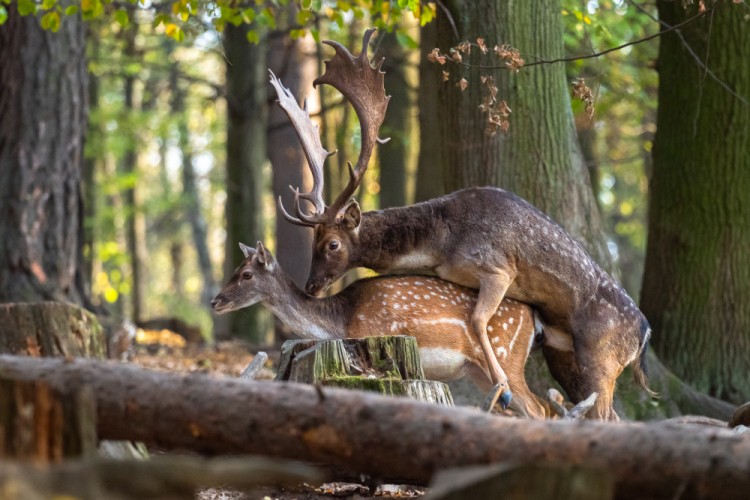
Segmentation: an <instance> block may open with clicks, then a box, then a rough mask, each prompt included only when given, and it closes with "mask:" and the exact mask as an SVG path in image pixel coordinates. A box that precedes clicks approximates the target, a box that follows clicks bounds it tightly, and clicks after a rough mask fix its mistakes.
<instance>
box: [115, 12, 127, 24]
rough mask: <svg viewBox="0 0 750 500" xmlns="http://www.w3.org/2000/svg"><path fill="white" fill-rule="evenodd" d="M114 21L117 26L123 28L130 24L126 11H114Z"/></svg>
mask: <svg viewBox="0 0 750 500" xmlns="http://www.w3.org/2000/svg"><path fill="white" fill-rule="evenodd" d="M115 21H117V24H119V25H120V26H122V27H123V28H124V27H126V26H127V25H128V24H130V16H128V11H126V10H125V9H120V10H117V11H115Z"/></svg>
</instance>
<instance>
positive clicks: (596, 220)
mask: <svg viewBox="0 0 750 500" xmlns="http://www.w3.org/2000/svg"><path fill="white" fill-rule="evenodd" d="M447 5H448V8H449V10H450V13H451V14H452V18H453V21H454V22H455V25H456V28H457V29H458V38H456V34H455V33H454V31H453V26H452V24H451V22H450V21H449V20H448V19H447V16H446V15H445V13H444V12H443V11H442V9H438V43H439V47H440V49H441V51H443V52H447V51H448V49H449V47H450V46H453V45H456V44H458V43H459V42H461V41H463V40H469V41H471V42H474V41H475V40H476V39H477V37H483V38H484V39H485V40H486V42H487V44H489V45H490V47H492V46H494V44H495V43H497V44H498V45H502V44H505V43H509V44H511V45H512V46H513V47H515V48H517V49H518V50H519V51H520V52H521V53H522V54H533V55H535V56H541V57H544V58H546V59H554V58H557V57H562V56H563V55H564V54H563V53H564V47H563V26H562V18H561V14H560V11H561V7H560V2H559V0H544V1H541V2H502V1H498V0H479V1H475V2H457V1H452V2H447ZM480 54H481V51H480V50H478V49H477V48H476V47H475V48H474V49H473V50H472V52H471V56H470V57H466V60H467V62H471V63H472V64H474V65H477V66H478V65H480V64H487V62H488V61H492V63H493V64H494V63H496V61H497V58H491V59H483V58H481V56H480ZM443 69H449V70H450V71H452V72H453V73H454V74H453V75H452V76H451V80H450V82H446V83H443V84H441V86H440V92H439V105H438V117H439V120H438V121H439V122H440V124H441V134H440V138H439V140H438V143H439V144H441V146H442V154H443V156H444V159H445V160H444V161H445V163H444V165H445V179H444V182H445V185H446V190H447V191H453V190H456V189H459V188H463V187H467V186H483V185H496V186H500V187H503V188H505V189H508V190H510V191H513V192H515V193H517V194H518V195H520V196H522V197H523V198H525V199H527V200H529V201H530V202H531V203H533V204H534V205H535V206H537V207H538V208H539V209H540V210H542V211H543V212H545V213H546V214H548V215H549V216H550V217H552V218H553V219H554V220H556V221H557V222H559V223H560V224H561V225H562V226H563V227H565V229H567V230H568V232H570V233H571V234H572V235H573V236H574V237H576V238H577V239H578V240H580V241H581V242H582V243H583V245H584V246H585V247H586V249H587V250H588V251H589V253H591V255H592V256H593V257H594V260H596V261H597V262H598V263H599V264H600V265H601V266H602V267H603V268H604V269H607V270H611V268H612V264H611V258H610V255H609V252H608V250H607V247H606V245H605V241H604V238H603V230H602V223H601V215H600V214H599V210H598V208H597V205H596V200H595V199H594V194H593V191H592V189H591V183H590V180H589V173H588V170H587V168H586V165H585V162H584V161H583V157H582V155H581V151H580V147H579V144H578V140H577V137H576V130H575V125H574V122H573V114H572V111H571V108H570V95H569V90H568V86H567V82H566V77H565V68H564V66H563V65H560V64H545V65H539V66H534V67H530V68H522V69H521V70H520V71H519V72H518V73H516V72H514V71H505V70H498V71H496V72H495V73H494V74H493V76H494V77H495V80H496V82H497V86H498V89H499V92H498V96H497V99H498V100H505V101H507V103H508V105H509V106H510V108H511V110H512V114H511V117H510V123H511V125H510V130H509V132H508V134H507V135H504V134H503V133H502V132H498V133H497V134H495V135H493V136H490V135H487V134H486V133H485V128H486V122H487V118H486V115H485V114H484V113H482V112H481V111H480V110H479V105H480V104H481V103H482V98H483V95H484V93H485V91H484V90H483V85H481V83H480V76H481V75H482V74H485V73H486V71H485V72H481V71H480V70H479V69H476V68H475V69H466V70H463V73H462V74H461V75H459V73H460V71H461V70H459V69H458V67H457V66H450V67H443ZM460 76H463V77H464V78H466V79H467V80H468V81H469V86H468V88H467V89H466V90H465V91H463V92H461V91H460V90H459V89H457V88H456V86H455V83H456V82H457V81H458V79H459V77H460Z"/></svg>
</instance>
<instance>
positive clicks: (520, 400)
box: [212, 247, 549, 418]
mask: <svg viewBox="0 0 750 500" xmlns="http://www.w3.org/2000/svg"><path fill="white" fill-rule="evenodd" d="M245 248H247V247H245ZM259 248H262V247H259ZM251 250H252V249H250V250H248V251H251ZM260 254H261V255H262V257H260V259H259V257H258V253H257V252H251V253H250V254H249V255H250V256H249V257H248V258H246V259H245V261H244V262H243V263H242V265H241V266H240V267H238V268H237V271H235V273H234V275H233V277H232V279H230V281H229V282H228V283H227V285H226V286H225V287H224V288H223V289H222V291H221V292H220V293H219V294H218V295H217V296H216V298H215V299H214V301H213V302H212V304H213V306H214V308H215V310H216V311H217V312H220V313H224V312H228V311H234V310H237V309H241V308H243V307H247V306H249V305H251V304H254V303H256V302H258V301H262V302H264V303H265V304H266V305H267V306H268V307H269V308H270V309H271V310H272V311H273V312H274V314H276V315H277V316H278V317H279V318H280V319H281V320H282V321H283V322H284V323H285V324H286V325H287V326H288V327H289V328H291V329H292V331H294V332H295V333H296V334H297V335H299V336H301V337H312V338H343V337H352V338H361V337H366V336H378V335H411V336H414V337H416V339H417V345H418V346H419V349H420V353H422V357H423V364H424V366H425V374H426V375H427V376H428V378H434V379H437V380H451V379H455V378H461V377H463V376H465V375H468V376H469V377H470V378H471V379H472V381H474V383H475V384H476V385H477V386H479V387H480V388H481V389H482V390H488V389H489V388H490V387H491V386H492V384H491V379H490V373H489V369H488V367H487V362H486V360H485V357H484V354H483V352H482V350H481V347H480V346H479V343H478V341H477V339H476V337H475V336H474V334H473V333H472V329H471V326H470V322H471V315H472V311H473V310H474V307H475V304H476V300H477V293H476V291H474V290H470V289H467V288H464V287H461V286H458V285H455V284H453V283H450V282H447V281H444V280H441V279H438V278H435V277H429V276H390V277H377V278H369V279H364V280H360V281H357V282H355V283H353V284H352V285H350V286H349V287H347V288H346V289H344V290H343V291H342V292H341V293H339V294H337V295H335V296H332V297H328V298H323V299H316V298H313V297H310V296H308V295H305V294H304V293H302V292H301V291H300V290H299V289H297V288H296V286H295V285H294V284H293V283H292V281H291V280H290V279H289V278H288V277H287V276H286V274H284V272H283V271H282V270H281V268H280V266H278V264H276V263H275V261H274V260H273V257H272V256H271V254H270V252H268V251H267V250H265V249H264V250H263V251H262V252H261V253H260ZM247 272H249V273H250V274H252V277H251V278H250V279H243V273H247ZM489 330H490V332H489V340H490V343H491V345H492V348H493V352H494V353H495V355H496V357H497V359H498V361H499V362H500V363H501V364H502V366H503V367H504V369H505V371H506V373H507V374H508V379H509V381H510V384H511V387H512V388H513V402H512V403H511V405H512V407H513V408H515V409H516V410H517V411H519V412H520V413H522V414H525V415H527V416H529V417H533V418H543V417H545V416H548V415H549V409H548V407H547V405H546V403H545V402H543V401H542V400H540V399H539V398H537V397H536V396H535V395H534V394H533V393H532V392H531V391H530V390H529V388H528V385H527V384H526V378H525V375H524V369H525V366H526V360H527V358H528V353H529V350H530V348H531V346H532V344H533V343H534V342H535V335H536V333H537V331H536V327H535V321H534V313H533V311H532V310H531V308H530V307H529V306H527V305H525V304H522V303H520V302H517V301H514V300H511V299H507V300H505V301H503V303H502V304H501V306H500V308H499V309H497V310H496V311H495V313H494V314H493V315H492V317H491V319H490V320H489ZM451 363H452V365H451Z"/></svg>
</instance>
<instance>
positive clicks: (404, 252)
mask: <svg viewBox="0 0 750 500" xmlns="http://www.w3.org/2000/svg"><path fill="white" fill-rule="evenodd" d="M435 225H436V220H435V215H434V213H433V210H432V208H431V206H430V205H428V204H426V203H420V204H417V205H412V206H409V207H399V208H389V209H386V210H375V211H372V212H365V213H364V214H362V222H361V225H360V229H359V245H358V253H357V255H356V256H354V259H352V260H353V262H354V265H355V267H360V266H361V267H369V268H370V269H374V270H375V271H378V272H380V273H386V272H389V271H399V270H401V271H413V272H419V271H423V272H431V271H433V270H434V268H435V267H436V266H437V265H438V261H437V257H436V251H435V249H436V248H439V247H440V245H441V243H440V239H439V234H440V232H439V231H437V230H436V227H435Z"/></svg>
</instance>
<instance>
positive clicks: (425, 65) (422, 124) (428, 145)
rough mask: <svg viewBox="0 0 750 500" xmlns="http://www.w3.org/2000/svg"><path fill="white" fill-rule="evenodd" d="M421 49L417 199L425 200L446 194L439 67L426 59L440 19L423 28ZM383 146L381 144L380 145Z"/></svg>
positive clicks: (415, 195)
mask: <svg viewBox="0 0 750 500" xmlns="http://www.w3.org/2000/svg"><path fill="white" fill-rule="evenodd" d="M420 33H421V40H420V53H419V93H418V95H417V106H418V107H419V158H418V160H417V182H416V187H415V189H414V201H424V200H429V199H431V198H437V197H438V196H441V195H443V194H445V185H444V182H443V172H444V171H445V167H444V165H443V155H442V154H441V153H440V148H439V147H436V141H438V140H439V136H440V122H439V121H438V120H439V118H438V86H439V85H440V70H439V69H438V68H437V67H436V66H435V64H433V63H431V62H429V61H428V60H427V54H429V53H430V51H431V50H432V49H433V48H435V47H437V23H435V22H432V23H428V24H426V25H424V26H422V28H421V31H420ZM381 148H382V146H381Z"/></svg>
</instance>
